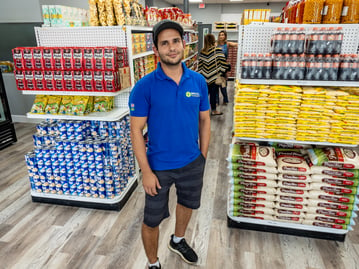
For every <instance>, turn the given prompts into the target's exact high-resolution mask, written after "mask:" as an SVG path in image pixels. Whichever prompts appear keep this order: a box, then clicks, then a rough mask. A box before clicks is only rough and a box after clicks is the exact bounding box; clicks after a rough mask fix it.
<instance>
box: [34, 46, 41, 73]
mask: <svg viewBox="0 0 359 269" xmlns="http://www.w3.org/2000/svg"><path fill="white" fill-rule="evenodd" d="M32 51H33V59H34V69H35V70H43V69H44V58H43V55H42V48H39V47H36V48H33V50H32Z"/></svg>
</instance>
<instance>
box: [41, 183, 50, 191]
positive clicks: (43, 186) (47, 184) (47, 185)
mask: <svg viewBox="0 0 359 269" xmlns="http://www.w3.org/2000/svg"><path fill="white" fill-rule="evenodd" d="M42 192H44V193H49V192H50V186H49V183H48V182H44V183H42Z"/></svg>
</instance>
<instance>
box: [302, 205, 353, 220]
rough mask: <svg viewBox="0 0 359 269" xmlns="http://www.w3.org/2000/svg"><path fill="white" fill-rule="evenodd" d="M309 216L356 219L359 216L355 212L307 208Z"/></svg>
mask: <svg viewBox="0 0 359 269" xmlns="http://www.w3.org/2000/svg"><path fill="white" fill-rule="evenodd" d="M306 211H307V213H308V214H314V215H324V216H327V217H334V218H335V217H341V218H351V217H353V218H356V217H357V214H355V213H354V212H353V211H341V210H328V209H324V208H317V207H308V208H307V210H306Z"/></svg>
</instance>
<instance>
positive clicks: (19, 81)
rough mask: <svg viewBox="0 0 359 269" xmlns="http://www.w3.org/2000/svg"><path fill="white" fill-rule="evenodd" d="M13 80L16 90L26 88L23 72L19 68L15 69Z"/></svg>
mask: <svg viewBox="0 0 359 269" xmlns="http://www.w3.org/2000/svg"><path fill="white" fill-rule="evenodd" d="M14 74H15V81H16V87H17V89H18V90H20V91H21V90H26V83H25V74H24V72H23V71H21V70H15V73H14Z"/></svg>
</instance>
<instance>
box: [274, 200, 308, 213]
mask: <svg viewBox="0 0 359 269" xmlns="http://www.w3.org/2000/svg"><path fill="white" fill-rule="evenodd" d="M275 208H277V209H283V210H296V211H307V207H306V206H305V205H304V204H300V203H286V202H276V204H275Z"/></svg>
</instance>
